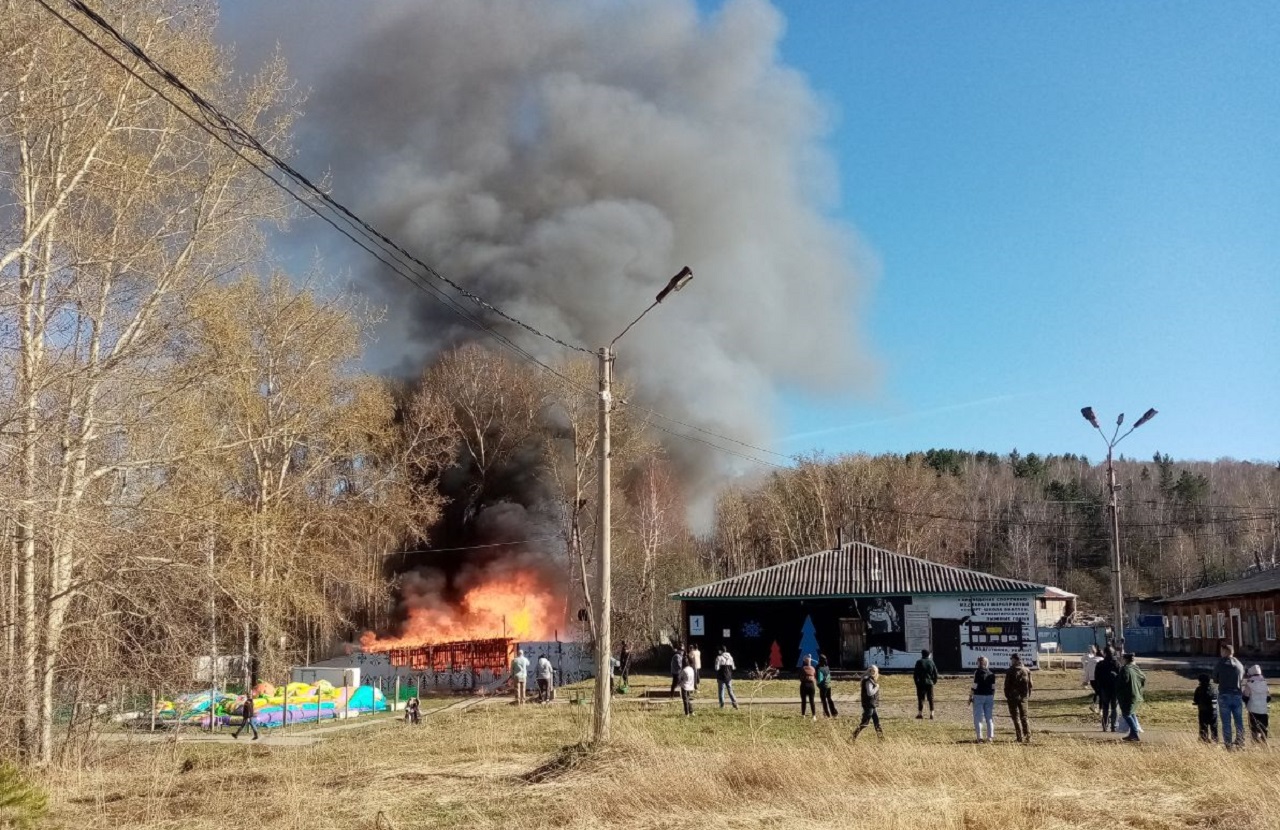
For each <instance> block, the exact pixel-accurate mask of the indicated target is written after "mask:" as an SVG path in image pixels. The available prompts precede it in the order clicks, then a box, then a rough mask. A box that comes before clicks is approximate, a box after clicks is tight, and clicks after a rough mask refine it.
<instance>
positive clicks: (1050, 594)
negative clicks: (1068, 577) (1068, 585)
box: [1040, 585, 1077, 599]
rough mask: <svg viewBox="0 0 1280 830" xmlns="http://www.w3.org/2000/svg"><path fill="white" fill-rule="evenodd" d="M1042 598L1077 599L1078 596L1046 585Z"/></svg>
mask: <svg viewBox="0 0 1280 830" xmlns="http://www.w3.org/2000/svg"><path fill="white" fill-rule="evenodd" d="M1040 596H1042V597H1044V598H1045V599H1076V598H1077V597H1076V595H1075V594H1073V593H1071V592H1070V591H1064V590H1062V589H1061V588H1055V587H1053V586H1052V585H1046V586H1045V588H1044V593H1043V594H1041V595H1040Z"/></svg>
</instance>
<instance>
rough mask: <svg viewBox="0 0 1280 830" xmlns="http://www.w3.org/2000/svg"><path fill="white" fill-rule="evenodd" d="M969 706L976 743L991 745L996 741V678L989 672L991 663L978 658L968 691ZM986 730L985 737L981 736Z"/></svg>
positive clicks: (985, 659)
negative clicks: (984, 742) (971, 684)
mask: <svg viewBox="0 0 1280 830" xmlns="http://www.w3.org/2000/svg"><path fill="white" fill-rule="evenodd" d="M969 705H970V706H972V707H973V732H974V734H975V735H976V736H977V739H978V740H977V742H978V743H982V742H983V741H986V742H987V743H992V742H994V741H995V739H996V715H995V711H996V676H995V674H994V673H993V672H992V671H991V661H990V660H988V659H987V658H986V657H979V658H978V670H977V671H976V672H974V673H973V686H972V687H971V688H970V689H969ZM984 727H985V728H986V736H985V737H984V736H983V734H982V731H983V728H984Z"/></svg>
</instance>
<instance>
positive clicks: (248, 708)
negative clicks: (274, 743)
mask: <svg viewBox="0 0 1280 830" xmlns="http://www.w3.org/2000/svg"><path fill="white" fill-rule="evenodd" d="M240 715H241V720H240V728H239V729H237V730H236V731H235V732H232V733H231V737H232V739H235V738H239V737H240V733H241V732H243V731H244V728H245V727H246V726H247V727H249V731H250V732H252V733H253V740H255V741H256V740H258V725H257V724H256V723H254V722H253V715H254V705H253V692H249V693H248V694H246V695H245V696H244V705H242V706H241V707H240Z"/></svg>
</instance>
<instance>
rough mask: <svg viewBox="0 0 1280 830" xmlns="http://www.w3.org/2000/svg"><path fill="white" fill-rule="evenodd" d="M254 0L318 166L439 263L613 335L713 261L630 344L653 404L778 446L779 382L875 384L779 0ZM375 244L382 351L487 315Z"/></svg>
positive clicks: (253, 19) (252, 25)
mask: <svg viewBox="0 0 1280 830" xmlns="http://www.w3.org/2000/svg"><path fill="white" fill-rule="evenodd" d="M251 5H252V6H253V8H247V7H241V6H239V5H237V4H235V3H232V4H231V5H230V7H229V8H228V9H227V25H228V36H229V37H230V38H231V39H235V40H237V41H238V42H240V43H241V44H242V46H243V47H244V49H245V51H246V52H247V55H248V57H250V58H251V57H253V56H254V53H255V51H257V52H258V53H259V54H260V51H261V42H259V44H258V47H257V48H256V50H255V46H254V43H253V39H254V38H255V37H256V38H258V39H259V41H261V38H264V37H267V38H276V37H278V38H279V39H280V41H281V45H282V49H283V51H284V54H285V56H286V58H287V59H288V60H289V61H290V64H291V65H292V67H293V70H294V72H295V74H296V75H297V76H299V78H300V81H301V84H302V86H303V87H304V88H306V89H309V90H310V95H309V99H308V101H307V103H306V105H305V113H306V114H305V117H304V119H303V122H302V133H301V140H300V148H301V159H300V160H299V166H300V167H301V168H302V169H304V170H308V171H312V172H323V171H326V170H327V171H328V172H329V174H330V176H331V179H332V184H333V188H334V193H335V195H336V196H337V197H338V198H339V199H340V200H342V201H344V202H346V203H347V204H349V205H351V206H352V207H353V208H355V209H356V210H357V212H359V213H361V214H362V215H364V216H366V217H368V218H369V219H371V220H372V221H373V222H374V224H376V225H377V226H379V227H380V228H382V229H383V230H384V231H385V232H387V233H388V234H389V235H390V236H392V237H393V238H395V239H397V240H401V241H403V242H405V243H406V244H407V245H408V246H410V247H411V248H413V249H414V250H415V252H416V253H418V254H419V255H420V256H422V257H423V258H424V259H425V260H427V261H428V262H431V263H433V264H434V265H436V267H437V268H438V269H439V270H440V271H441V272H442V273H445V274H447V275H448V276H450V277H451V278H453V279H455V280H457V281H458V282H460V283H463V284H465V285H466V286H468V287H469V288H470V289H472V290H474V291H476V292H477V293H479V294H481V295H483V296H485V297H486V298H488V299H490V300H491V301H493V302H494V303H496V304H498V305H500V306H502V307H503V308H504V309H505V310H507V311H508V312H510V313H512V314H514V315H516V316H518V317H520V318H522V319H524V320H526V321H527V322H529V323H530V324H532V325H534V326H537V327H538V328H541V329H543V330H545V331H547V332H548V333H551V334H553V335H555V336H557V337H560V338H562V339H565V340H568V341H571V342H574V343H580V344H583V345H586V346H589V347H591V348H596V347H598V346H600V345H603V344H606V343H608V342H609V341H610V340H611V339H612V338H613V337H614V336H615V335H616V334H617V333H618V332H619V331H621V329H622V328H623V327H624V326H625V325H626V324H627V323H628V322H630V321H631V320H632V319H633V318H634V317H635V316H636V315H637V314H638V313H639V312H640V311H642V310H643V309H644V308H645V307H646V306H647V305H648V304H649V303H650V302H652V300H653V298H654V295H655V294H656V292H657V291H658V290H659V289H660V288H661V287H662V286H663V284H665V282H666V281H667V279H668V278H669V277H670V276H671V275H673V274H674V273H676V271H678V270H679V269H680V267H681V266H683V265H689V266H691V267H692V268H693V271H694V273H695V275H696V276H695V280H694V282H693V284H692V285H691V286H690V287H689V288H687V289H686V290H685V291H683V292H682V293H680V294H679V295H677V296H675V297H673V298H672V299H671V300H669V301H668V302H666V303H664V304H663V306H662V307H660V308H659V309H656V310H655V311H654V312H653V313H652V314H651V315H650V316H649V317H647V318H646V319H645V321H644V322H643V323H642V324H641V325H640V326H639V327H637V328H636V329H635V330H633V331H632V332H631V333H630V334H629V335H628V336H627V338H626V340H624V341H623V342H622V344H621V351H620V357H619V362H618V368H619V373H620V374H623V375H626V376H628V377H630V378H631V379H632V380H633V381H634V382H635V384H636V386H637V388H638V390H639V391H638V396H640V397H642V398H643V399H644V401H645V402H646V403H648V404H650V405H653V406H656V407H660V408H662V409H664V410H666V411H668V412H670V413H671V414H675V415H677V416H679V417H681V418H682V419H686V420H692V421H695V422H697V423H699V424H701V425H704V426H707V427H710V428H714V429H716V430H717V431H721V432H725V433H728V434H732V435H734V436H736V437H740V438H743V439H745V440H749V441H753V442H762V441H768V437H769V431H770V420H771V419H770V415H771V410H772V406H773V401H774V394H775V390H776V389H777V388H778V386H779V385H781V384H787V385H795V386H799V387H809V388H813V389H825V390H832V391H834V390H837V389H848V388H849V387H850V386H857V385H858V384H860V383H862V382H863V381H865V380H866V378H867V376H868V374H869V364H868V362H867V361H866V359H865V357H864V354H863V352H862V350H861V348H860V346H859V344H858V338H857V337H856V334H855V332H854V331H852V330H851V319H852V317H853V314H854V312H855V308H856V304H857V300H858V297H859V294H860V288H861V286H862V284H863V279H862V275H861V274H860V273H858V270H857V269H856V268H855V265H854V263H855V256H856V246H855V245H854V242H853V238H852V234H851V233H850V232H849V231H848V230H847V229H846V228H843V227H841V226H840V225H839V224H837V223H835V222H833V221H832V220H831V219H829V218H828V217H827V215H826V214H825V211H826V210H827V209H829V208H830V207H831V206H832V205H831V201H832V199H833V198H834V190H835V188H834V184H833V181H834V171H833V170H832V167H831V162H830V159H829V158H828V157H827V155H826V153H825V152H824V149H823V145H822V141H823V139H824V136H825V131H826V129H827V127H828V120H827V113H826V112H825V111H824V109H823V107H822V106H821V104H820V102H819V101H818V100H817V98H816V97H815V95H814V93H813V92H812V91H811V90H810V89H809V87H808V86H807V85H806V83H805V80H804V79H803V78H802V77H801V76H800V75H799V74H798V73H796V72H795V71H793V70H791V69H789V68H788V67H786V66H784V65H783V64H782V63H781V62H780V59H779V56H778V51H777V50H778V42H779V39H780V37H781V34H782V31H783V26H784V21H783V19H782V17H781V15H780V14H779V12H778V11H777V10H775V9H774V8H773V7H772V6H770V5H769V4H768V3H766V2H763V0H731V2H727V3H726V4H725V5H724V6H723V7H722V8H721V9H720V10H719V11H718V12H717V13H715V14H714V15H713V16H711V17H710V18H707V17H704V16H701V15H700V12H699V10H698V8H697V5H696V4H695V3H694V2H693V1H692V0H656V1H655V2H644V3H623V2H607V1H604V0H522V1H521V2H511V1H510V0H434V1H433V2H409V0H381V1H380V2H378V3H351V2H350V0H342V1H341V2H336V0H305V2H303V0H291V1H288V2H272V3H269V4H268V3H262V4H258V3H253V4H251ZM246 40H248V41H249V42H248V43H247V44H246V43H245V41H246ZM322 230H325V232H327V229H322ZM341 244H343V245H345V244H346V243H345V242H343V243H341ZM363 256H364V255H363V254H362V253H359V252H357V253H356V255H353V256H352V257H351V258H350V259H348V260H347V261H348V262H350V263H351V267H352V268H353V269H358V270H357V271H356V273H357V274H358V275H360V276H361V279H362V281H364V282H365V283H366V284H367V285H371V286H378V287H379V288H380V290H381V291H382V293H381V294H380V295H379V296H380V298H381V301H382V302H383V303H385V304H386V305H387V306H388V308H389V313H390V316H389V319H388V321H387V324H386V327H385V328H384V330H383V332H382V334H381V336H380V342H379V345H378V347H377V351H378V352H379V360H380V362H381V363H382V368H385V369H401V370H404V371H405V372H406V373H408V372H413V373H416V372H417V371H418V370H419V369H420V367H421V366H422V365H423V363H424V362H425V361H426V360H427V359H428V358H429V357H430V355H431V354H433V353H434V351H435V350H436V349H438V348H439V347H440V346H441V345H442V344H445V343H448V342H452V341H455V340H456V339H458V338H461V337H475V336H477V335H476V334H475V332H474V330H473V329H471V328H470V327H469V326H467V325H466V324H463V323H460V322H459V321H457V319H456V318H454V317H452V316H450V314H449V313H448V312H446V311H444V310H442V309H441V307H440V306H439V305H438V304H437V303H436V302H435V301H434V300H432V299H430V298H429V297H427V296H425V295H423V294H420V293H417V292H415V291H414V290H412V289H410V288H409V287H408V286H406V285H405V284H404V283H402V282H401V281H399V279H398V278H395V277H392V276H388V275H387V274H385V273H380V272H378V271H377V270H376V268H374V267H372V266H371V265H370V261H369V260H367V259H361V258H359V257H363ZM374 265H376V263H374ZM518 340H519V342H521V343H522V344H523V345H525V346H527V347H529V348H531V349H532V350H535V351H536V352H537V353H539V354H540V355H541V356H543V357H555V356H557V355H558V352H557V349H556V347H554V346H550V345H549V344H546V343H540V342H537V341H535V340H530V339H528V338H527V337H520V338H518ZM693 448H694V449H697V447H696V445H694V446H693ZM673 449H676V450H684V449H687V447H676V446H674V445H673ZM729 460H730V461H732V459H729ZM775 460H776V459H775Z"/></svg>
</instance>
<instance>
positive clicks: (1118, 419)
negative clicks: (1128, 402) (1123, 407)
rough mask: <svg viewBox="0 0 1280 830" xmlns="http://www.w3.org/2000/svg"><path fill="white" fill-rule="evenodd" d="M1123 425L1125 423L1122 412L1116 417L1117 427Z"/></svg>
mask: <svg viewBox="0 0 1280 830" xmlns="http://www.w3.org/2000/svg"><path fill="white" fill-rule="evenodd" d="M1123 423H1124V413H1123V412H1121V413H1120V414H1119V415H1117V416H1116V426H1120V425H1121V424H1123Z"/></svg>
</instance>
